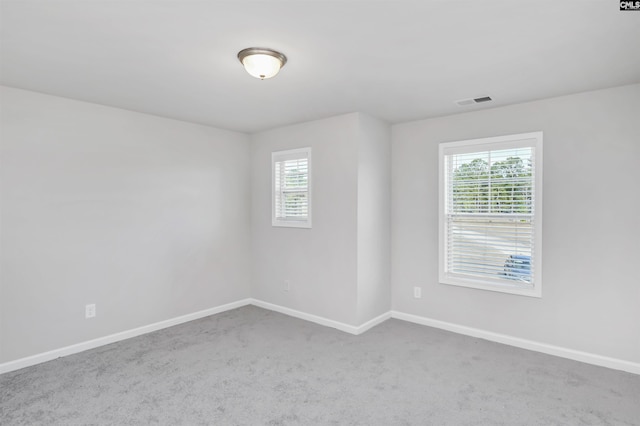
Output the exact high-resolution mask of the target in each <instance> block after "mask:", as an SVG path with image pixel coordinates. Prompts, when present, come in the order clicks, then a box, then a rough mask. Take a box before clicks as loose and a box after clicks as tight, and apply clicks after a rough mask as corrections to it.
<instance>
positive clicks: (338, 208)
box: [251, 113, 391, 326]
mask: <svg viewBox="0 0 640 426" xmlns="http://www.w3.org/2000/svg"><path fill="white" fill-rule="evenodd" d="M307 146H310V147H311V148H312V185H313V188H312V194H313V195H312V197H313V228H311V229H301V228H281V227H273V226H271V153H272V152H273V151H279V150H286V149H293V148H302V147H307ZM251 150H252V163H251V164H252V167H251V170H252V182H253V184H252V201H253V202H252V211H253V215H252V216H253V221H252V242H253V244H252V261H253V268H252V285H253V287H252V295H253V297H255V298H256V299H259V300H262V301H265V302H268V303H273V304H276V305H279V306H282V307H285V308H290V309H295V310H298V311H302V312H304V313H307V314H312V315H317V316H320V317H323V318H326V319H329V320H333V321H338V322H341V323H343V324H347V325H355V326H359V325H361V324H363V323H365V322H366V321H369V320H370V319H372V318H375V317H377V316H379V315H381V314H383V313H385V312H388V311H389V309H390V307H391V284H390V261H389V254H390V253H389V250H390V249H389V247H390V205H389V203H390V127H389V125H387V124H386V123H384V122H382V121H379V120H377V119H374V118H372V117H369V116H367V115H365V114H361V113H353V114H346V115H341V116H338V117H332V118H329V119H325V120H318V121H312V122H308V123H302V124H297V125H294V126H288V127H282V128H278V129H274V130H270V131H266V132H261V133H258V134H255V135H253V136H252V143H251ZM285 280H287V281H289V282H290V289H289V291H288V292H287V291H284V281H285Z"/></svg>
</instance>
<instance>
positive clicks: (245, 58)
mask: <svg viewBox="0 0 640 426" xmlns="http://www.w3.org/2000/svg"><path fill="white" fill-rule="evenodd" d="M238 59H240V62H242V65H244V69H246V70H247V72H248V73H249V74H251V75H252V76H254V77H255V78H259V79H260V80H264V79H265V78H271V77H273V76H275V75H276V74H278V72H279V71H280V68H282V67H284V64H286V63H287V57H286V56H284V55H283V54H282V53H280V52H276V51H275V50H273V49H266V48H263V47H249V48H247V49H242V50H241V51H240V52H238Z"/></svg>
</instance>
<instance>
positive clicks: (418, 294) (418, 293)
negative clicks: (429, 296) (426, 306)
mask: <svg viewBox="0 0 640 426" xmlns="http://www.w3.org/2000/svg"><path fill="white" fill-rule="evenodd" d="M413 297H415V298H416V299H420V298H421V297H422V287H414V288H413Z"/></svg>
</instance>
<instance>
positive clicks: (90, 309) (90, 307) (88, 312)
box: [84, 304, 96, 318]
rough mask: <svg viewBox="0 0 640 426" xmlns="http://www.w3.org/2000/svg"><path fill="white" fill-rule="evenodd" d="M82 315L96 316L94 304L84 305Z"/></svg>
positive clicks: (87, 316) (86, 316)
mask: <svg viewBox="0 0 640 426" xmlns="http://www.w3.org/2000/svg"><path fill="white" fill-rule="evenodd" d="M84 316H85V318H93V317H95V316H96V305H95V304H90V305H86V306H85V308H84Z"/></svg>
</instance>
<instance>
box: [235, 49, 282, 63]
mask: <svg viewBox="0 0 640 426" xmlns="http://www.w3.org/2000/svg"><path fill="white" fill-rule="evenodd" d="M251 55H269V56H273V57H274V58H276V59H278V60H279V61H280V64H281V65H280V68H282V67H284V64H286V63H287V57H286V56H285V55H284V54H283V53H280V52H278V51H277V50H273V49H269V48H266V47H247V48H246V49H242V50H241V51H239V52H238V59H239V60H240V62H241V63H243V62H242V61H243V60H244V58H246V57H247V56H251ZM243 64H244V63H243Z"/></svg>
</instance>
